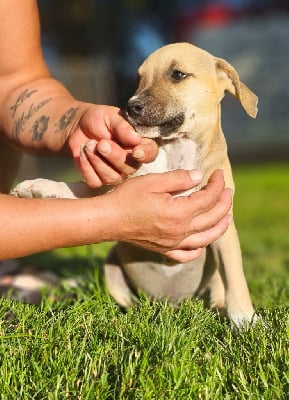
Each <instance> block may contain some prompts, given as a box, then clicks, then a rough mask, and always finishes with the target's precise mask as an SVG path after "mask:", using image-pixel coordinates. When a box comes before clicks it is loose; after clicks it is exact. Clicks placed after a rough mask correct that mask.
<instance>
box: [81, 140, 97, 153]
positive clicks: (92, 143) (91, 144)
mask: <svg viewBox="0 0 289 400" xmlns="http://www.w3.org/2000/svg"><path fill="white" fill-rule="evenodd" d="M96 145H97V141H96V140H89V141H88V142H86V144H85V146H84V147H85V149H86V150H87V151H89V152H90V153H95V148H96Z"/></svg>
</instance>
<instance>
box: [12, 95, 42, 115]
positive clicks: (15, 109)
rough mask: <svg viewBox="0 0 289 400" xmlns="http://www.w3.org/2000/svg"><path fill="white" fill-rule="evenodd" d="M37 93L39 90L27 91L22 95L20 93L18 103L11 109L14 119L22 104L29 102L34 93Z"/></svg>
mask: <svg viewBox="0 0 289 400" xmlns="http://www.w3.org/2000/svg"><path fill="white" fill-rule="evenodd" d="M36 92H37V89H33V90H28V89H25V90H24V91H23V92H22V93H20V95H19V96H18V97H17V100H16V103H15V104H13V105H12V106H11V107H10V110H11V111H12V117H14V115H15V113H16V111H17V110H18V108H19V107H20V106H21V104H22V103H24V101H25V100H27V99H28V98H29V97H30V96H31V95H32V94H33V93H36Z"/></svg>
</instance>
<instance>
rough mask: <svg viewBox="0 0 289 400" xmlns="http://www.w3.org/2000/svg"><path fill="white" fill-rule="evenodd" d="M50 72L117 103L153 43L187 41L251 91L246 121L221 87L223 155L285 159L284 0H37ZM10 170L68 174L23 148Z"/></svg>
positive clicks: (288, 56)
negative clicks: (253, 112) (252, 105)
mask: <svg viewBox="0 0 289 400" xmlns="http://www.w3.org/2000/svg"><path fill="white" fill-rule="evenodd" d="M38 3H39V7H40V13H41V23H42V42H43V49H44V54H45V58H46V61H47V63H48V65H49V67H50V70H51V72H52V74H53V75H54V76H55V77H56V78H58V79H59V80H60V81H62V82H63V83H64V84H65V85H66V86H67V87H68V88H69V89H70V91H71V92H72V94H73V95H74V96H75V97H77V98H78V99H81V100H85V101H90V102H95V103H101V104H112V105H117V106H120V107H124V106H125V103H126V101H127V99H128V98H129V97H130V96H131V95H132V94H133V92H134V88H135V76H136V70H137V68H138V66H139V65H140V64H141V62H142V61H143V60H144V58H145V57H146V56H147V55H148V54H150V53H151V52H152V51H154V50H155V49H156V48H158V47H160V46H162V45H164V44H167V43H170V42H175V41H188V42H191V43H193V44H195V45H197V46H199V47H202V48H203V49H205V50H207V51H209V52H210V53H212V54H214V55H215V56H217V57H221V58H225V59H226V60H227V61H229V62H230V63H231V64H232V65H233V66H234V67H235V69H236V70H237V71H238V73H239V75H240V78H241V80H242V81H243V82H244V83H246V85H247V86H249V87H250V89H251V90H253V91H254V92H255V93H256V94H257V95H258V97H259V113H258V116H257V119H256V120H253V119H251V118H249V117H248V116H247V115H246V114H245V112H244V111H243V110H242V108H241V106H240V105H239V103H238V102H237V101H236V100H235V99H234V98H233V97H231V96H230V95H227V96H226V97H225V99H224V100H223V109H222V112H223V114H222V115H223V117H222V119H223V130H224V132H225V135H226V138H227V142H228V147H229V154H230V158H231V160H232V162H233V163H245V162H260V161H262V162H267V161H268V162H269V161H270V162H271V161H276V160H281V161H284V160H288V159H289V156H288V153H289V151H288V150H289V135H288V130H289V85H288V76H289V72H288V64H289V2H288V0H262V1H261V0H255V1H252V0H222V1H221V0H219V1H218V0H211V1H206V0H203V1H201V0H179V1H178V0H170V1H167V0H154V1H147V0H123V1H121V0H39V1H38ZM21 171H22V172H21V174H20V179H27V178H33V177H37V176H42V177H48V178H54V177H55V175H57V177H59V174H60V176H61V175H63V176H65V175H66V176H67V174H68V175H69V176H70V177H71V179H76V178H78V177H77V174H76V172H72V171H74V169H73V168H72V162H71V161H70V160H66V161H63V160H61V159H58V158H56V159H54V158H53V160H52V159H49V158H44V159H43V158H41V159H37V158H34V157H30V156H26V157H25V158H24V160H23V164H22V170H21Z"/></svg>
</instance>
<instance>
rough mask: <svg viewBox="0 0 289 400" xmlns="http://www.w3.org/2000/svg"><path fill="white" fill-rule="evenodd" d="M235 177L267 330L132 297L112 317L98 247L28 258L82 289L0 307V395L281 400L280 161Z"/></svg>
mask: <svg viewBox="0 0 289 400" xmlns="http://www.w3.org/2000/svg"><path fill="white" fill-rule="evenodd" d="M234 175H235V181H236V187H237V194H236V198H235V219H236V222H237V226H238V228H239V233H240V239H241V244H242V248H243V254H244V265H245V270H246V275H247V278H248V283H249V286H250V290H251V294H252V298H253V301H254V303H255V305H256V307H257V310H258V313H259V314H261V315H262V317H263V320H264V321H265V324H266V326H257V327H255V328H250V329H249V330H248V331H246V332H242V333H240V334H236V333H233V332H231V330H230V327H229V325H228V323H226V322H224V321H221V320H220V319H219V317H218V316H217V315H215V314H213V313H212V312H210V311H209V310H206V309H205V308H204V307H203V304H202V303H201V302H199V301H194V300H188V301H186V302H184V303H183V304H182V305H181V306H180V307H179V308H174V307H172V306H170V305H168V304H161V303H158V302H155V303H153V304H150V303H149V302H148V301H147V300H146V299H144V298H142V299H141V302H140V304H139V305H138V306H137V307H135V308H134V309H131V310H129V311H128V312H127V313H124V312H122V311H121V310H120V309H119V308H118V307H117V306H116V305H115V304H114V303H113V301H112V300H111V299H110V297H109V296H108V295H107V293H106V292H105V289H104V287H103V285H102V282H101V278H100V274H99V269H100V268H99V267H100V265H101V262H102V260H103V257H104V255H105V253H106V251H107V249H108V245H107V244H106V245H101V246H100V245H98V246H90V247H83V248H75V249H63V250H58V251H55V252H51V253H46V254H42V255H38V256H34V257H30V258H27V259H24V260H23V263H27V262H29V263H34V264H41V266H43V267H48V266H51V267H52V268H53V269H54V270H57V271H59V273H61V274H62V275H64V276H69V274H72V275H74V276H75V275H79V276H81V278H80V281H81V283H82V284H81V287H80V288H78V289H73V290H71V289H70V290H67V289H62V290H58V291H57V292H56V293H55V296H56V300H54V301H52V297H51V296H46V297H45V296H44V298H43V302H42V304H41V306H40V307H34V306H30V305H25V304H20V303H16V302H12V301H10V300H8V299H1V300H0V311H1V316H2V318H1V323H0V399H3V400H10V399H11V400H13V399H17V400H20V399H37V400H40V399H49V400H52V399H55V400H56V399H57V400H58V399H59V400H60V399H100V400H102V399H131V400H133V399H158V400H159V399H201V400H203V399H214V400H215V399H220V400H221V399H254V400H255V399H268V400H272V399H288V393H289V367H288V365H289V324H288V322H289V319H288V303H289V284H288V269H289V252H288V249H289V235H288V230H289V229H288V228H289V223H288V203H289V190H288V186H289V185H288V177H289V165H268V166H250V167H249V166H246V167H238V168H234ZM71 295H73V296H71Z"/></svg>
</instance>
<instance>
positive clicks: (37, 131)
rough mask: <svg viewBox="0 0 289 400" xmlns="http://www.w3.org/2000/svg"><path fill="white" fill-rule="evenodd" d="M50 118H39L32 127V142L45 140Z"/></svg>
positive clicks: (43, 116)
mask: <svg viewBox="0 0 289 400" xmlns="http://www.w3.org/2000/svg"><path fill="white" fill-rule="evenodd" d="M48 121H49V117H46V116H45V115H42V116H41V117H39V118H38V119H37V120H36V121H35V122H34V124H33V126H32V132H33V134H32V141H36V142H40V141H41V140H42V138H43V135H44V133H45V132H46V131H47V129H48Z"/></svg>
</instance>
